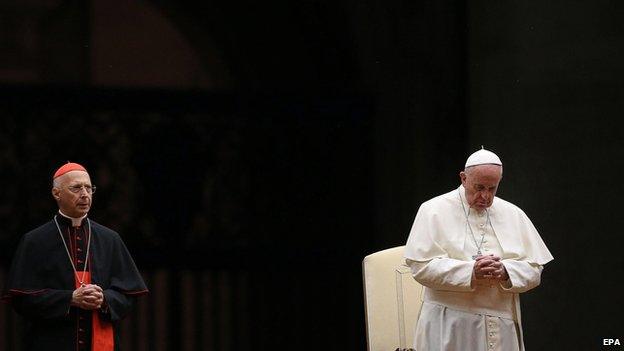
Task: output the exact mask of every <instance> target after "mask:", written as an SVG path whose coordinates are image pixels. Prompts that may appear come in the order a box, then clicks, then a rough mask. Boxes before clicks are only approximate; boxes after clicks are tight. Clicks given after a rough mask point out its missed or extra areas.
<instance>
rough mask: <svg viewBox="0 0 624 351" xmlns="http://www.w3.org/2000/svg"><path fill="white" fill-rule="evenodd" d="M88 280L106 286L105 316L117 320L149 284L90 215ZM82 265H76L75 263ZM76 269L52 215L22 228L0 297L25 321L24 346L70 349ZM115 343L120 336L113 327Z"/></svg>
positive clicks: (110, 233)
mask: <svg viewBox="0 0 624 351" xmlns="http://www.w3.org/2000/svg"><path fill="white" fill-rule="evenodd" d="M91 232H92V235H91V248H90V254H89V256H90V257H91V258H90V261H89V265H90V269H89V270H90V271H91V282H92V283H93V284H97V285H99V286H100V287H101V288H102V289H103V290H104V297H105V301H106V303H107V305H108V308H107V311H105V312H101V313H102V316H103V318H106V319H108V320H110V321H111V322H113V325H114V326H115V329H116V324H117V323H116V322H117V321H119V320H121V319H122V318H123V317H124V316H125V315H126V314H127V313H128V312H129V310H130V308H131V307H132V305H133V303H134V299H135V297H136V296H138V295H142V294H145V293H147V287H146V286H145V283H144V282H143V279H142V277H141V275H140V273H139V271H138V269H137V267H136V265H135V263H134V261H133V260H132V257H131V256H130V253H129V252H128V250H127V248H126V246H125V245H124V243H123V241H122V240H121V238H120V236H119V234H117V233H116V232H114V231H112V230H110V229H108V228H106V227H104V226H102V225H100V224H98V223H96V222H94V221H91ZM79 269H80V268H79ZM74 288H75V280H74V271H73V268H72V266H71V263H70V261H69V258H68V256H67V252H66V250H65V247H64V246H63V242H62V241H61V238H60V236H59V233H58V229H57V227H56V224H55V223H54V221H53V220H52V221H50V222H48V223H46V224H44V225H42V226H40V227H39V228H37V229H34V230H32V231H31V232H28V233H27V234H25V235H24V236H23V237H22V238H21V241H20V243H19V246H18V248H17V250H16V252H15V256H14V258H13V262H12V264H11V269H10V272H9V276H8V281H7V284H6V286H5V288H4V291H3V294H2V300H3V301H5V302H8V303H10V304H11V305H12V307H13V308H14V309H15V310H16V311H17V312H18V313H19V314H21V315H22V316H23V317H24V318H25V319H26V320H27V321H28V326H27V328H28V329H27V335H28V337H27V339H26V344H27V349H29V350H30V349H33V350H35V349H37V350H72V349H75V340H76V337H75V335H76V330H75V328H76V323H74V321H75V318H77V317H76V316H77V314H76V313H72V311H71V310H73V309H75V308H74V307H71V308H70V301H71V296H72V292H73V290H74ZM115 344H116V347H115V349H117V345H118V344H119V343H118V340H117V333H115Z"/></svg>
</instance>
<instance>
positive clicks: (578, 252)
mask: <svg viewBox="0 0 624 351" xmlns="http://www.w3.org/2000/svg"><path fill="white" fill-rule="evenodd" d="M623 15H624V4H622V3H621V2H618V1H591V2H590V1H555V2H546V3H544V2H534V3H533V2H522V3H519V2H510V1H509V2H508V1H481V2H479V1H477V2H474V1H473V2H463V1H446V0H442V1H431V2H422V1H381V0H377V1H374V0H359V1H357V0H341V1H338V0H335V1H319V0H306V1H285V0H284V1H270V2H255V1H220V2H217V1H191V0H178V1H175V2H165V1H157V0H154V1H138V0H135V1H118V0H110V1H104V0H91V1H77V0H76V1H71V0H67V1H63V0H29V1H20V2H17V1H15V2H12V3H6V2H3V3H2V4H0V116H2V120H1V123H2V124H1V125H0V143H1V145H0V177H1V179H2V184H3V186H2V192H1V194H2V201H1V202H0V223H2V226H1V228H0V254H1V260H0V278H2V280H4V274H5V273H6V268H7V265H8V264H9V262H10V258H11V255H12V252H13V250H14V248H15V244H16V242H17V240H18V238H19V236H20V235H22V234H23V233H24V232H26V231H28V230H30V229H31V228H33V227H34V226H36V225H39V224H41V223H42V222H44V221H47V220H49V219H50V218H51V216H52V215H53V212H54V210H55V209H54V203H53V201H52V199H51V197H50V195H49V188H50V184H49V183H50V177H51V174H52V173H53V172H54V170H55V169H56V168H57V167H58V166H60V165H61V164H62V163H64V162H66V161H67V160H71V161H75V162H80V163H82V164H84V165H85V166H86V167H87V168H88V169H89V171H90V173H91V176H92V180H93V182H94V184H96V185H97V186H98V192H97V193H96V195H95V202H94V208H93V210H92V213H91V217H92V218H93V219H94V220H96V221H98V222H100V223H102V224H105V225H107V226H109V227H111V228H113V229H115V230H117V231H119V232H120V233H121V235H122V237H123V238H124V240H125V242H126V243H127V245H128V246H129V248H130V250H131V252H132V253H133V256H134V257H135V259H136V261H137V264H138V266H139V267H140V268H141V270H142V272H143V274H144V276H145V279H146V280H147V283H148V285H149V287H150V289H151V294H150V296H149V297H148V298H145V299H143V300H141V302H140V303H139V305H138V306H137V309H136V310H135V312H134V313H133V315H132V316H130V317H129V318H128V319H127V320H126V321H125V322H124V325H123V334H122V336H123V340H124V342H123V343H124V346H125V349H127V350H243V349H250V348H254V349H259V350H267V349H286V348H290V349H292V348H297V349H302V350H319V349H323V350H338V349H353V350H364V349H365V347H366V342H365V326H364V305H363V293H362V282H361V280H362V279H361V260H362V258H363V257H364V256H365V255H367V254H370V253H372V252H375V251H378V250H381V249H385V248H389V247H393V246H399V245H403V244H404V243H405V240H406V239H407V234H408V233H409V229H410V226H411V222H412V220H413V217H414V215H415V212H416V210H417V208H418V206H419V204H420V203H421V202H423V201H425V200H427V199H429V198H431V197H433V196H435V195H438V194H441V193H443V192H446V191H448V190H450V189H452V188H454V187H456V186H457V185H458V176H457V173H458V172H459V170H460V169H461V168H462V167H463V163H464V161H465V159H466V157H467V156H468V155H469V154H470V153H471V152H473V151H475V150H476V149H478V148H480V146H481V145H484V146H485V147H486V148H488V149H490V150H493V151H495V152H496V153H497V154H498V155H499V156H500V157H501V159H502V160H503V163H504V164H505V175H504V179H503V181H502V183H501V187H500V190H499V196H500V197H502V198H505V199H507V200H509V201H511V202H513V203H515V204H517V205H519V206H520V207H521V208H522V209H524V210H525V212H526V213H527V214H528V215H529V217H530V218H531V219H532V221H533V222H534V224H535V225H536V227H537V228H538V230H539V231H540V233H541V235H542V237H543V239H544V241H545V242H546V244H547V245H548V247H549V248H550V250H551V251H552V253H553V255H554V256H555V261H553V262H551V263H550V264H548V266H547V267H546V269H545V271H544V274H543V276H542V285H541V286H540V287H539V288H537V289H535V290H534V291H531V292H528V293H525V294H523V296H522V305H523V325H524V331H525V343H526V346H527V349H528V350H599V349H601V348H602V347H603V346H602V339H603V338H620V342H622V341H623V340H622V339H623V338H624V323H623V322H622V318H621V316H622V315H623V312H624V311H623V310H624V308H623V305H624V304H622V302H621V299H622V288H623V284H622V277H623V276H624V274H623V273H624V260H623V258H622V254H621V251H622V250H621V248H622V246H623V245H624V240H623V239H622V234H623V233H622V232H621V228H622V227H623V225H624V223H623V222H624V216H622V215H621V213H622V212H623V211H624V201H623V199H624V191H623V189H624V187H623V186H622V185H621V173H622V171H623V170H624V164H623V162H624V161H623V159H624V158H623V157H622V156H623V151H624V140H623V136H624V135H623V132H624V130H623V129H622V126H621V124H622V123H620V119H621V113H622V106H623V101H624V88H623V84H622V79H623V78H624V68H623V67H624V66H623V65H622V64H621V63H622V62H624V21H622V18H623ZM20 328H21V323H20V321H19V319H17V318H16V317H15V315H14V314H13V312H12V311H11V310H10V309H9V308H7V306H6V305H0V350H1V349H6V350H12V349H15V348H16V347H18V346H19V344H20V340H19V339H18V338H17V337H16V336H15V335H16V334H17V333H19V331H20Z"/></svg>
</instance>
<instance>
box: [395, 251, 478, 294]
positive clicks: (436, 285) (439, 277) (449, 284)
mask: <svg viewBox="0 0 624 351" xmlns="http://www.w3.org/2000/svg"><path fill="white" fill-rule="evenodd" d="M406 262H407V264H408V265H409V266H410V268H411V269H412V275H413V276H414V279H416V281H417V282H419V283H420V284H422V285H424V286H426V287H428V288H431V289H436V290H446V291H473V290H474V289H473V288H472V285H471V282H472V271H473V266H474V263H473V262H467V261H461V260H456V259H453V258H434V259H432V260H430V261H427V262H418V261H413V260H410V259H406Z"/></svg>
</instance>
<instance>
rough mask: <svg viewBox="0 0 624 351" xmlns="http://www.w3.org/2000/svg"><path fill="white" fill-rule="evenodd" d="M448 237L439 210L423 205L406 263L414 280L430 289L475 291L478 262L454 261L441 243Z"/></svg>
mask: <svg viewBox="0 0 624 351" xmlns="http://www.w3.org/2000/svg"><path fill="white" fill-rule="evenodd" d="M446 234H449V233H445V232H444V229H442V228H441V227H440V226H439V221H438V218H437V214H436V211H435V210H434V209H433V208H431V206H430V204H429V203H424V204H422V205H421V206H420V208H419V209H418V213H417V214H416V219H415V220H414V224H413V225H412V229H411V231H410V235H409V238H408V240H407V244H406V247H405V258H406V263H407V265H408V266H410V268H411V270H412V275H413V276H414V279H416V281H418V282H419V283H420V284H422V285H424V286H426V287H428V288H431V289H436V290H447V291H472V290H473V288H472V286H471V282H472V271H473V267H474V262H473V261H463V260H458V259H454V258H450V257H449V254H448V252H447V251H446V250H445V249H444V248H443V245H441V244H440V240H439V237H440V236H445V235H446Z"/></svg>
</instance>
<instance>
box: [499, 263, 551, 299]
mask: <svg viewBox="0 0 624 351" xmlns="http://www.w3.org/2000/svg"><path fill="white" fill-rule="evenodd" d="M501 262H502V263H503V265H505V269H506V270H507V274H508V275H509V282H508V283H507V284H501V287H502V288H503V290H504V291H506V292H510V293H523V292H525V291H528V290H531V289H533V288H535V287H536V286H538V285H539V284H540V280H541V275H542V269H544V267H543V266H542V265H539V264H536V263H529V262H526V261H517V260H509V259H505V260H502V261H501Z"/></svg>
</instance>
